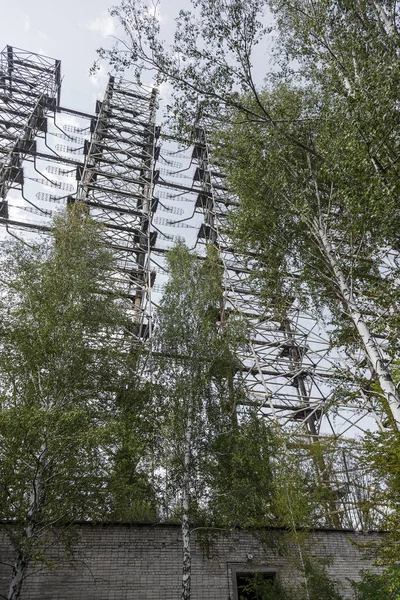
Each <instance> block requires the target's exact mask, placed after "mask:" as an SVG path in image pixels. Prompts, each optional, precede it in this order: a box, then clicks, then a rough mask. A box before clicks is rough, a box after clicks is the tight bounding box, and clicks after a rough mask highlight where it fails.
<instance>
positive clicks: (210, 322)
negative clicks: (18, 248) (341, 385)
mask: <svg viewBox="0 0 400 600" xmlns="http://www.w3.org/2000/svg"><path fill="white" fill-rule="evenodd" d="M168 264H169V273H170V280H169V282H168V284H167V286H166V289H165V294H164V297H163V299H162V301H161V305H160V308H159V310H158V313H157V318H156V326H155V330H154V361H155V362H154V378H155V381H156V382H157V383H156V384H155V386H154V396H155V397H154V400H153V402H155V408H154V411H153V413H154V414H155V415H159V417H158V422H159V424H160V425H159V426H160V429H161V431H162V433H163V436H164V441H163V445H162V448H161V449H160V455H159V458H158V460H159V464H160V468H161V469H162V470H163V471H164V477H165V490H166V491H165V496H166V499H165V502H164V518H176V517H178V518H179V519H180V520H181V523H182V540H183V576H182V593H181V598H182V600H189V598H190V587H191V545H190V544H191V529H192V527H194V528H195V529H196V528H197V527H200V528H202V529H204V528H208V527H216V526H217V527H221V526H224V525H225V526H227V525H228V526H229V525H232V524H233V523H234V524H237V523H242V524H247V525H249V524H255V523H258V524H261V523H264V524H265V523H266V522H270V520H271V518H272V517H271V489H272V481H271V480H272V477H271V468H270V456H271V453H272V451H271V446H272V438H271V436H270V435H269V434H268V428H266V427H263V424H262V423H260V422H259V421H257V420H254V419H252V417H251V415H247V416H246V415H243V416H241V417H240V418H239V417H238V410H239V409H238V405H240V404H241V403H243V401H244V399H245V396H244V392H243V386H242V384H241V380H240V372H239V363H238V360H237V358H236V356H235V349H237V346H238V344H240V343H244V339H245V337H244V336H245V333H246V328H245V326H244V325H243V323H242V322H241V320H240V319H237V320H236V318H235V315H230V316H229V318H228V319H226V318H225V317H223V315H222V313H223V310H224V308H223V302H222V288H221V276H222V267H221V264H220V262H219V260H218V255H217V251H216V249H215V248H214V247H212V246H210V247H209V250H208V255H207V257H206V258H205V259H204V260H202V261H200V260H199V259H198V258H196V257H195V256H193V255H191V254H190V253H189V251H188V250H187V249H186V248H185V247H184V246H177V247H176V248H175V249H174V250H172V251H171V252H170V253H169V254H168ZM257 432H259V435H258V433H257ZM260 440H261V441H260ZM259 442H260V443H259ZM229 495H230V498H229V499H228V498H227V497H228V496H229ZM224 499H225V500H224ZM192 524H193V525H192Z"/></svg>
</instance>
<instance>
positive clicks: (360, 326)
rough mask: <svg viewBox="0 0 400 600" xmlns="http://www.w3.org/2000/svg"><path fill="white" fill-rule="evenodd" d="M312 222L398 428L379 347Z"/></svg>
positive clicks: (394, 396) (398, 411) (398, 403)
mask: <svg viewBox="0 0 400 600" xmlns="http://www.w3.org/2000/svg"><path fill="white" fill-rule="evenodd" d="M315 226H316V230H317V232H318V238H319V239H318V241H319V244H320V247H321V249H322V250H323V252H324V254H325V257H326V259H327V260H328V263H329V265H330V267H331V268H332V271H333V273H334V276H335V280H336V283H337V286H338V289H339V291H340V295H341V297H342V300H343V303H344V306H345V309H346V310H347V312H348V314H349V315H350V317H351V319H352V321H353V323H354V326H355V328H356V330H357V332H358V334H359V336H360V338H361V341H362V343H363V346H364V349H365V352H366V354H367V356H368V359H369V363H370V365H371V367H372V368H373V369H374V371H375V372H376V374H377V376H378V380H379V383H380V386H381V389H382V392H383V394H384V396H385V398H386V400H387V402H388V405H389V409H390V411H391V413H392V416H393V419H394V421H395V425H396V428H397V429H398V430H400V398H399V395H398V392H397V389H396V386H395V385H394V383H393V380H392V377H391V375H390V373H389V371H388V369H387V367H386V365H385V362H384V359H383V356H382V353H381V350H380V348H379V346H378V344H377V342H376V340H375V338H374V336H373V334H372V332H371V331H370V329H369V327H368V325H367V323H366V322H365V320H364V318H363V316H362V313H361V311H360V309H359V307H358V303H357V300H356V298H355V297H354V295H353V292H352V289H351V287H350V286H349V285H348V283H347V281H346V277H345V275H344V273H343V271H342V268H341V266H340V264H339V261H338V258H337V256H336V252H335V250H334V248H333V246H332V243H331V241H330V239H329V237H328V234H327V232H326V230H325V228H324V227H323V226H322V225H321V223H319V222H317V223H316V224H315Z"/></svg>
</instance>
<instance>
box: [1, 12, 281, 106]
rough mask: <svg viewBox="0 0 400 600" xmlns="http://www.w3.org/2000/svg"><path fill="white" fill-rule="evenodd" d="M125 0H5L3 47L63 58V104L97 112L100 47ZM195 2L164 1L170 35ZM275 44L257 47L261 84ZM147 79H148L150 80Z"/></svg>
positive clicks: (102, 76) (102, 80) (102, 78)
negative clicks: (113, 10) (113, 12)
mask: <svg viewBox="0 0 400 600" xmlns="http://www.w3.org/2000/svg"><path fill="white" fill-rule="evenodd" d="M118 3H119V0H114V1H113V0H62V1H60V0H0V15H1V17H2V18H1V19H0V49H2V48H4V46H6V45H7V44H10V45H11V46H16V47H17V48H22V49H24V50H30V51H32V52H37V53H39V54H45V55H47V56H51V57H52V58H58V59H60V60H61V68H62V75H63V84H62V96H61V98H62V100H61V101H62V104H63V105H64V106H68V107H71V108H76V109H80V110H83V111H87V112H92V111H93V109H94V102H95V99H96V98H101V97H102V96H103V94H104V90H105V86H106V83H107V79H108V67H107V64H105V63H104V64H103V65H102V67H101V71H100V72H99V73H98V74H97V75H95V76H92V77H89V69H90V67H91V66H92V64H93V62H94V61H95V59H96V56H97V55H96V49H97V48H99V47H100V46H105V47H109V46H111V44H112V37H111V36H112V35H117V36H118V33H119V32H118V30H116V29H115V26H116V22H115V20H113V19H111V17H110V16H109V14H108V9H109V8H110V6H112V5H113V4H118ZM190 7H191V3H190V1H189V0H163V2H162V6H161V11H162V12H161V17H162V25H163V32H164V35H165V34H167V36H168V33H169V32H171V33H172V30H173V28H174V23H173V21H174V17H175V16H176V14H177V12H178V11H179V9H180V8H186V9H188V8H190ZM268 45H269V44H268V43H266V46H265V47H262V46H263V45H261V47H258V48H257V54H258V56H257V57H255V67H256V69H255V70H256V79H257V80H258V81H259V82H261V81H262V78H263V76H264V75H265V73H266V72H267V71H268V70H269V66H268V64H267V63H268V58H267V56H268V54H269V49H268V47H267V46H268ZM146 83H147V82H146Z"/></svg>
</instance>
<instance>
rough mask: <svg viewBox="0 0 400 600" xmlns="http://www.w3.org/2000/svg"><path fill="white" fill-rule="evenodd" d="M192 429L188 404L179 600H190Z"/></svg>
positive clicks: (191, 409)
mask: <svg viewBox="0 0 400 600" xmlns="http://www.w3.org/2000/svg"><path fill="white" fill-rule="evenodd" d="M192 429H193V407H192V402H190V404H189V407H188V414H187V419H186V431H185V450H184V452H185V454H184V461H183V482H182V508H183V515H182V545H183V563H182V594H181V600H190V580H191V572H192V554H191V551H190V524H189V506H190V466H191V465H190V462H191V452H192Z"/></svg>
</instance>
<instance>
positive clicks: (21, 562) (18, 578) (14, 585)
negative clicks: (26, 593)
mask: <svg viewBox="0 0 400 600" xmlns="http://www.w3.org/2000/svg"><path fill="white" fill-rule="evenodd" d="M28 565H29V560H28V557H27V556H26V555H25V554H24V553H23V552H19V553H18V555H17V558H16V559H15V562H14V565H13V570H12V576H11V582H10V587H9V589H8V595H7V600H19V599H20V598H21V591H22V583H23V581H24V579H25V576H26V572H27V570H28Z"/></svg>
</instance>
